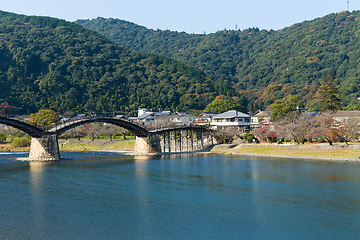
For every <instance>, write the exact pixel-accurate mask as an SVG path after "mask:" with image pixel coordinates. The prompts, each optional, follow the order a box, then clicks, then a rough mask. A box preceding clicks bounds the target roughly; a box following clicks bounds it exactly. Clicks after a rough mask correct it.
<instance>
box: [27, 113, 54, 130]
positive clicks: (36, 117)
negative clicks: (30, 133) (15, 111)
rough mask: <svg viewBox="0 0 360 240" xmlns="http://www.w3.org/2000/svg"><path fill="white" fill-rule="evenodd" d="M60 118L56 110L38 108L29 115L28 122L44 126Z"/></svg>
mask: <svg viewBox="0 0 360 240" xmlns="http://www.w3.org/2000/svg"><path fill="white" fill-rule="evenodd" d="M59 120H60V116H59V114H58V113H57V112H55V111H53V110H49V109H43V110H40V111H39V112H37V113H35V114H34V113H32V114H31V115H30V120H29V123H30V124H34V125H36V126H38V127H46V126H49V125H51V124H53V123H56V122H58V121H59Z"/></svg>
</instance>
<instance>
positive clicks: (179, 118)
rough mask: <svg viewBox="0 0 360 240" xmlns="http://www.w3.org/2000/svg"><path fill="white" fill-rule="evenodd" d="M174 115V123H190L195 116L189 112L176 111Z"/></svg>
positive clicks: (193, 120)
mask: <svg viewBox="0 0 360 240" xmlns="http://www.w3.org/2000/svg"><path fill="white" fill-rule="evenodd" d="M174 116H175V118H174V119H173V122H176V123H180V124H185V125H190V124H193V123H194V122H195V116H194V115H192V114H190V113H184V112H176V113H175V114H174Z"/></svg>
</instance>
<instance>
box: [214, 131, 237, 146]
mask: <svg viewBox="0 0 360 240" xmlns="http://www.w3.org/2000/svg"><path fill="white" fill-rule="evenodd" d="M240 134H241V132H240V131H239V130H238V129H237V128H234V127H222V128H218V129H216V130H215V131H213V136H214V138H215V139H216V141H217V142H218V143H229V144H230V143H231V142H232V140H233V139H234V138H235V137H236V136H239V137H240Z"/></svg>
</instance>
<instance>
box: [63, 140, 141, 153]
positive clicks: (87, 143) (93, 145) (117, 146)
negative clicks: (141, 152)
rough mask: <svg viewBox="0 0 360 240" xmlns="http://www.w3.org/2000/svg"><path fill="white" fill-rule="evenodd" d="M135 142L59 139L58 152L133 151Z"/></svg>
mask: <svg viewBox="0 0 360 240" xmlns="http://www.w3.org/2000/svg"><path fill="white" fill-rule="evenodd" d="M134 146H135V140H134V139H131V140H113V141H110V140H94V141H92V140H62V139H59V149H60V151H100V150H103V151H104V150H109V151H133V150H134Z"/></svg>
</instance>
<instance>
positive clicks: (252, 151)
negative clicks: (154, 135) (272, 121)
mask: <svg viewBox="0 0 360 240" xmlns="http://www.w3.org/2000/svg"><path fill="white" fill-rule="evenodd" d="M134 146H135V140H134V139H129V140H113V141H109V140H94V141H92V140H89V139H82V140H77V139H70V140H64V139H59V149H60V151H114V152H133V151H134ZM9 151H10V152H29V151H30V147H22V148H12V147H11V144H10V143H6V144H0V152H9ZM208 152H209V153H214V154H228V155H244V156H261V157H273V158H291V159H304V160H327V161H360V144H359V143H350V144H349V145H346V144H345V143H334V144H333V145H332V146H330V145H328V144H327V143H308V144H303V145H298V144H275V143H273V144H270V143H261V144H217V145H214V146H213V147H212V148H211V150H209V151H208Z"/></svg>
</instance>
